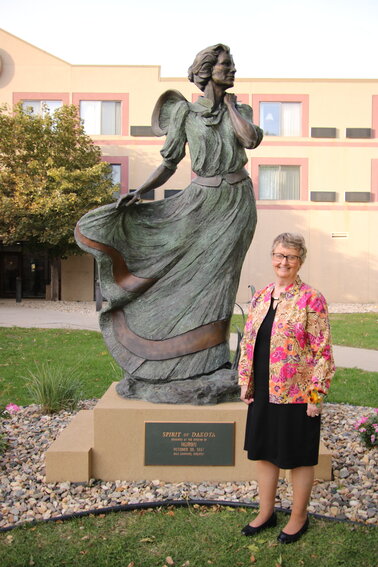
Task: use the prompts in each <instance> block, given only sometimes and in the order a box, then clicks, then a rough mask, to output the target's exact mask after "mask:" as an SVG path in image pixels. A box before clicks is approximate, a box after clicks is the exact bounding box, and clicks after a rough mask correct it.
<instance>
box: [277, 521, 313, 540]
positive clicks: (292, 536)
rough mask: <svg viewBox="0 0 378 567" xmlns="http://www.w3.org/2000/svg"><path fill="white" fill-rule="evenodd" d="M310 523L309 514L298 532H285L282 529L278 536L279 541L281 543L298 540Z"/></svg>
mask: <svg viewBox="0 0 378 567" xmlns="http://www.w3.org/2000/svg"><path fill="white" fill-rule="evenodd" d="M308 524H309V520H308V516H307V519H306V521H305V523H304V524H303V526H302V527H301V529H300V530H299V531H297V533H295V534H285V532H282V531H281V532H280V534H279V535H278V537H277V539H278V541H279V542H280V543H294V542H295V541H298V540H299V539H300V538H301V537H302V536H303V534H304V533H306V532H307V530H308Z"/></svg>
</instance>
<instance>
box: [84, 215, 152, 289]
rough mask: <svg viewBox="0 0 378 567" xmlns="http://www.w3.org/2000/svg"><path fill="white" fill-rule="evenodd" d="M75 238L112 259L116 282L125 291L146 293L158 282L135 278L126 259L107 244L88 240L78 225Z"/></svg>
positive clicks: (150, 279)
mask: <svg viewBox="0 0 378 567" xmlns="http://www.w3.org/2000/svg"><path fill="white" fill-rule="evenodd" d="M75 238H76V240H77V241H79V242H81V243H82V244H84V245H85V246H87V247H88V248H93V249H94V250H99V251H101V252H104V254H107V255H108V256H109V257H110V258H111V261H112V265H113V277H114V281H115V282H116V283H117V284H118V285H119V286H120V287H121V288H122V289H124V290H125V291H131V292H134V293H141V292H143V291H146V290H147V289H148V288H150V287H151V286H152V285H153V284H154V283H155V282H156V281H157V279H155V278H139V277H138V276H134V274H132V273H131V272H130V270H129V268H128V266H127V264H126V261H125V259H124V257H123V256H122V254H121V253H120V252H118V250H116V249H115V248H113V247H112V246H108V245H107V244H102V243H101V242H97V241H96V240H91V239H90V238H87V237H86V236H84V235H83V234H82V233H81V232H80V229H79V227H78V225H77V226H76V229H75Z"/></svg>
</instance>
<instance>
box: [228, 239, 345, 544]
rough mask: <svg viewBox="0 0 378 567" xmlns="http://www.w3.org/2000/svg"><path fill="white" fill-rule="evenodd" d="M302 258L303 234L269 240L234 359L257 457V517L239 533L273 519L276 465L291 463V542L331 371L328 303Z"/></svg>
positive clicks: (287, 535) (300, 522)
mask: <svg viewBox="0 0 378 567" xmlns="http://www.w3.org/2000/svg"><path fill="white" fill-rule="evenodd" d="M305 257H306V245H305V242H304V239H303V237H302V236H301V235H298V234H290V233H283V234H280V235H279V236H277V237H276V238H275V240H274V242H273V246H272V266H273V270H274V273H275V282H274V283H271V284H269V285H268V286H267V287H265V288H264V289H262V290H260V291H258V292H256V293H255V295H254V297H253V299H252V302H251V307H250V311H249V314H248V319H247V322H246V326H245V332H244V337H243V340H242V344H241V357H240V363H239V384H240V385H241V399H242V400H243V401H244V402H245V403H246V404H248V417H247V426H246V438H245V449H246V451H247V452H248V458H249V459H251V460H254V461H257V462H256V468H257V476H258V485H259V498H260V510H259V513H258V515H257V516H256V517H255V518H254V519H253V521H252V522H251V523H250V524H248V525H247V526H245V527H244V528H243V530H242V533H243V534H244V535H247V536H249V535H254V534H256V533H259V532H260V531H262V530H264V529H266V528H268V527H272V526H275V525H276V523H277V518H276V514H275V512H274V503H275V496H276V490H277V483H278V476H279V470H280V468H282V469H291V477H292V483H293V506H292V511H291V516H290V519H289V521H288V523H287V524H286V526H285V527H284V529H283V530H282V531H281V533H280V534H279V536H278V540H279V541H280V542H281V543H292V542H294V541H297V540H298V539H299V538H300V537H301V535H302V534H303V533H305V532H306V531H307V529H308V523H309V522H308V516H307V505H308V502H309V499H310V494H311V490H312V485H313V481H314V466H315V465H316V464H317V462H318V453H319V441H320V414H321V412H322V400H323V397H324V396H325V394H326V393H327V391H328V389H329V385H330V380H331V378H332V376H333V374H334V363H333V357H332V350H331V337H330V328H329V321H328V313H327V305H326V301H325V299H324V297H323V296H322V295H321V294H320V293H319V292H318V291H317V290H315V289H313V288H311V287H310V286H309V285H307V284H305V283H303V282H302V281H301V279H300V277H299V276H298V272H299V269H300V267H301V265H302V264H303V262H304V260H305Z"/></svg>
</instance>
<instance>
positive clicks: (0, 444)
mask: <svg viewBox="0 0 378 567" xmlns="http://www.w3.org/2000/svg"><path fill="white" fill-rule="evenodd" d="M7 447H8V441H7V438H6V437H5V435H4V433H3V432H2V431H1V424H0V455H2V454H3V453H4V452H5V450H6V448H7Z"/></svg>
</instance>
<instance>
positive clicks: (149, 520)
mask: <svg viewBox="0 0 378 567" xmlns="http://www.w3.org/2000/svg"><path fill="white" fill-rule="evenodd" d="M254 514H255V511H254V510H251V509H246V508H231V507H220V506H213V507H203V506H198V505H196V507H193V506H190V507H185V508H172V507H171V508H160V509H155V510H149V511H148V510H146V511H136V512H119V513H113V514H108V515H102V516H100V517H94V516H92V517H87V518H82V519H76V520H72V521H66V522H62V523H58V524H57V523H55V524H51V523H48V524H40V525H37V526H33V527H26V528H17V529H15V530H13V531H11V532H6V533H0V565H1V566H2V567H27V566H28V565H32V566H34V567H63V566H65V567H72V566H74V565H80V566H83V567H84V566H85V567H163V565H176V566H177V567H178V566H180V567H206V566H209V565H210V566H211V565H213V566H214V567H238V566H240V567H247V566H250V565H253V564H254V563H256V565H257V566H258V565H261V567H277V566H278V567H280V566H282V567H289V566H290V567H298V566H302V565H303V566H305V567H319V566H321V565H324V566H327V567H339V566H342V565H344V566H345V567H353V566H356V567H359V566H364V567H375V566H376V559H377V551H378V549H377V536H378V533H377V528H374V527H367V526H362V525H358V526H357V525H352V524H346V523H339V522H329V521H325V520H318V519H314V518H311V520H310V529H309V531H308V532H307V533H306V534H305V535H304V536H303V537H302V539H301V540H300V541H299V542H297V543H295V544H292V545H286V546H285V545H282V544H278V543H277V541H276V537H277V534H278V533H279V530H280V529H282V527H283V526H284V525H285V523H286V521H287V517H286V516H284V515H283V514H279V525H278V526H277V527H276V528H271V529H269V530H267V531H266V532H263V533H261V534H259V535H258V536H257V537H254V538H246V537H245V536H242V535H241V534H240V529H241V528H242V527H243V526H244V525H245V524H246V523H248V522H249V521H250V519H251V518H252V517H253V516H254Z"/></svg>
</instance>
